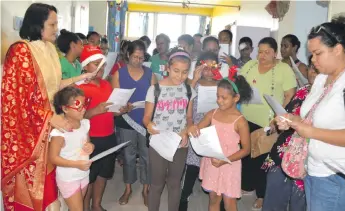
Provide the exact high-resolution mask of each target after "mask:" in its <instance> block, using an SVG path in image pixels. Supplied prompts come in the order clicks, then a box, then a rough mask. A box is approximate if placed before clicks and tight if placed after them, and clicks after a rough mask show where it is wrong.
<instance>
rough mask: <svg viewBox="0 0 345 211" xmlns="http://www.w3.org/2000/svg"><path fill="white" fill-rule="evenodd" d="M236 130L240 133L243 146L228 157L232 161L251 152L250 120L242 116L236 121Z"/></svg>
mask: <svg viewBox="0 0 345 211" xmlns="http://www.w3.org/2000/svg"><path fill="white" fill-rule="evenodd" d="M235 131H236V132H237V133H238V134H239V135H240V142H241V146H242V148H241V149H240V150H239V151H237V152H236V153H234V154H232V155H230V156H229V157H228V159H229V160H230V161H231V162H234V161H237V160H240V159H242V158H244V157H246V156H247V155H249V154H250V132H249V125H248V122H247V120H246V119H245V118H240V119H239V120H238V121H237V122H236V124H235Z"/></svg>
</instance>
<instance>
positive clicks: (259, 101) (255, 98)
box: [248, 86, 263, 105]
mask: <svg viewBox="0 0 345 211" xmlns="http://www.w3.org/2000/svg"><path fill="white" fill-rule="evenodd" d="M252 90H253V97H252V99H251V100H250V101H249V103H248V104H257V105H261V104H263V103H262V99H261V94H260V91H259V90H258V89H257V88H256V87H254V86H252Z"/></svg>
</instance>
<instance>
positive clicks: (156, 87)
mask: <svg viewBox="0 0 345 211" xmlns="http://www.w3.org/2000/svg"><path fill="white" fill-rule="evenodd" d="M154 88H155V89H154V91H153V95H154V97H155V101H154V106H153V113H152V117H151V119H152V120H153V117H154V116H155V112H156V107H157V103H158V98H159V95H160V94H161V88H160V87H159V83H156V84H155V85H154Z"/></svg>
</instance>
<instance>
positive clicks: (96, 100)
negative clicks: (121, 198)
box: [79, 46, 116, 211]
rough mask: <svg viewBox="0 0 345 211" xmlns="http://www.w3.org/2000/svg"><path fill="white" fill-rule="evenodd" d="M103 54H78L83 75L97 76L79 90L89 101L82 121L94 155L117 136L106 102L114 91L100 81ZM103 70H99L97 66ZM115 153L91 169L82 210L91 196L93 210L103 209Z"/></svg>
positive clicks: (89, 50) (90, 50)
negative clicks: (104, 194)
mask: <svg viewBox="0 0 345 211" xmlns="http://www.w3.org/2000/svg"><path fill="white" fill-rule="evenodd" d="M104 58H105V57H104V55H103V54H102V51H101V49H100V48H99V47H94V46H85V47H84V49H83V52H82V53H81V56H80V60H81V65H82V67H83V69H84V71H85V72H87V73H94V72H96V71H97V69H99V71H98V72H97V73H96V76H95V77H93V78H92V79H91V81H90V82H89V83H84V84H82V85H80V86H79V87H80V88H81V89H82V90H83V91H84V93H85V96H86V97H88V98H90V99H91V101H90V106H89V107H88V108H87V110H86V113H85V118H86V119H90V139H91V142H92V143H93V144H94V145H95V150H94V152H93V153H92V154H91V155H90V158H92V157H93V156H95V155H97V154H99V153H101V152H103V151H105V150H108V149H110V148H112V147H114V146H116V136H115V131H114V128H115V127H114V114H113V113H111V112H108V106H110V105H111V104H112V103H107V100H108V98H109V96H110V95H111V93H112V91H113V88H112V87H111V85H110V83H109V82H108V81H106V80H103V79H102V76H103V73H104V67H105V65H102V60H103V59H104ZM100 65H102V67H100V68H98V66H100ZM114 163H115V154H111V155H108V156H106V157H104V158H102V159H100V160H97V161H96V162H93V163H92V165H91V168H90V184H89V188H88V190H87V193H86V196H85V200H84V209H86V210H88V209H89V208H90V200H91V196H92V210H97V211H98V210H103V208H102V206H101V201H102V196H103V192H104V189H105V186H106V182H107V180H108V179H110V178H111V177H112V176H113V173H114Z"/></svg>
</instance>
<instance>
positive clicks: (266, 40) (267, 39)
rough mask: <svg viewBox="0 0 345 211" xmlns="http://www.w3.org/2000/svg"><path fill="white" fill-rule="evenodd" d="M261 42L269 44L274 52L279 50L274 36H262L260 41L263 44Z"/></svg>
mask: <svg viewBox="0 0 345 211" xmlns="http://www.w3.org/2000/svg"><path fill="white" fill-rule="evenodd" d="M261 44H266V45H269V46H270V47H271V48H272V49H273V50H274V52H277V50H278V44H277V41H276V40H275V39H274V38H272V37H265V38H262V39H261V40H260V42H259V45H261Z"/></svg>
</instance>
